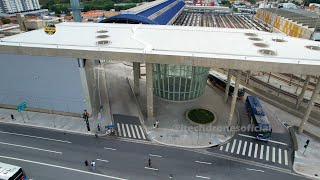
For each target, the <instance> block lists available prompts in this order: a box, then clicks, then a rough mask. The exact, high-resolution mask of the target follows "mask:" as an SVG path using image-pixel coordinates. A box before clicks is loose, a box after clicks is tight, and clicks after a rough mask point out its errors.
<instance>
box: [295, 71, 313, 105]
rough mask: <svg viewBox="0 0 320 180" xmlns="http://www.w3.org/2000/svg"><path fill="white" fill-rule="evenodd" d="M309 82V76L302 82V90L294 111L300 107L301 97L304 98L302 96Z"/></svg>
mask: <svg viewBox="0 0 320 180" xmlns="http://www.w3.org/2000/svg"><path fill="white" fill-rule="evenodd" d="M309 81H310V75H308V76H307V78H306V80H305V81H304V84H303V87H302V90H301V92H300V94H299V97H298V99H297V103H296V109H299V107H300V105H301V102H302V100H303V97H304V94H305V92H306V90H307V88H308V84H309Z"/></svg>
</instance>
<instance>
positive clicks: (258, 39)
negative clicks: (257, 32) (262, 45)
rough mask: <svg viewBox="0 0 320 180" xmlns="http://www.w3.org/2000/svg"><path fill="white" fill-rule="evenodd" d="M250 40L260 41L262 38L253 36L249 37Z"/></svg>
mask: <svg viewBox="0 0 320 180" xmlns="http://www.w3.org/2000/svg"><path fill="white" fill-rule="evenodd" d="M249 39H250V40H252V41H262V39H261V38H254V37H251V38H249Z"/></svg>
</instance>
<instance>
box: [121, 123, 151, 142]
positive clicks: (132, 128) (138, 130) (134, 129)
mask: <svg viewBox="0 0 320 180" xmlns="http://www.w3.org/2000/svg"><path fill="white" fill-rule="evenodd" d="M117 129H118V134H119V136H122V137H129V138H133V139H146V136H145V134H144V132H143V129H142V127H141V126H140V125H134V124H125V123H117Z"/></svg>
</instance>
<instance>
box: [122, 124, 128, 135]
mask: <svg viewBox="0 0 320 180" xmlns="http://www.w3.org/2000/svg"><path fill="white" fill-rule="evenodd" d="M121 127H122V132H123V137H127V134H126V130H125V129H124V124H122V123H121Z"/></svg>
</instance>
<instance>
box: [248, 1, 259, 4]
mask: <svg viewBox="0 0 320 180" xmlns="http://www.w3.org/2000/svg"><path fill="white" fill-rule="evenodd" d="M248 2H250V3H251V4H256V3H257V1H256V0H248Z"/></svg>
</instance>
